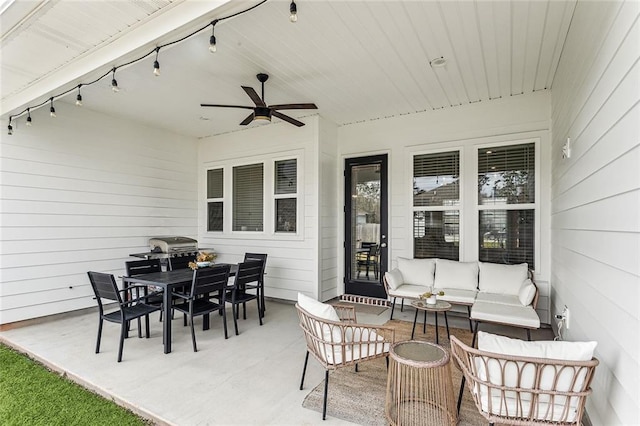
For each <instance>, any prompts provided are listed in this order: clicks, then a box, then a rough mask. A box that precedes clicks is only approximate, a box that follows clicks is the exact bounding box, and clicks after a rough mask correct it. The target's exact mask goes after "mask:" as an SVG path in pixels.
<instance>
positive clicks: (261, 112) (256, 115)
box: [200, 73, 318, 127]
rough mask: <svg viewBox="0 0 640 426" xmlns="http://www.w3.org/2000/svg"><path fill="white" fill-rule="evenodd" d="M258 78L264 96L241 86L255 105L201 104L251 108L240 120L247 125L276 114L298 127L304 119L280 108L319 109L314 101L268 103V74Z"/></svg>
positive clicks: (267, 119) (242, 124)
mask: <svg viewBox="0 0 640 426" xmlns="http://www.w3.org/2000/svg"><path fill="white" fill-rule="evenodd" d="M256 78H257V79H258V81H259V82H260V84H261V85H262V97H260V96H258V93H256V91H255V90H254V88H253V87H250V86H241V87H242V89H243V90H244V91H245V93H246V94H247V95H248V96H249V97H250V98H251V100H252V101H253V103H254V104H255V106H244V105H223V104H200V106H201V107H216V108H241V109H251V110H253V112H252V113H251V114H250V115H249V116H248V117H247V118H245V119H244V120H242V121H241V122H240V125H241V126H246V125H247V124H249V123H251V122H252V121H254V120H266V121H271V117H273V116H275V117H278V118H279V119H281V120H283V121H286V122H287V123H290V124H293V125H294V126H296V127H302V126H304V123H303V122H302V121H299V120H296V119H295V118H293V117H289V116H288V115H285V114H283V113H281V112H280V111H279V110H286V109H318V107H317V106H316V104H313V103H300V104H279V105H267V104H266V103H265V101H264V83H265V82H266V81H267V80H268V79H269V75H268V74H264V73H260V74H257V75H256Z"/></svg>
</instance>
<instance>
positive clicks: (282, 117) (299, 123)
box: [271, 111, 304, 127]
mask: <svg viewBox="0 0 640 426" xmlns="http://www.w3.org/2000/svg"><path fill="white" fill-rule="evenodd" d="M271 115H273V116H274V117H278V118H279V119H280V120H284V121H286V122H287V123H291V124H293V125H294V126H298V127H302V126H304V123H303V122H302V121H298V120H296V119H295V118H292V117H289V116H288V115H284V114H283V113H281V112H278V111H272V112H271Z"/></svg>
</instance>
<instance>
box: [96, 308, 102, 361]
mask: <svg viewBox="0 0 640 426" xmlns="http://www.w3.org/2000/svg"><path fill="white" fill-rule="evenodd" d="M101 338H102V317H100V321H98V338H97V339H96V353H100V339H101Z"/></svg>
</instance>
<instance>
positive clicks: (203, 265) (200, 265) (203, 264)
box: [196, 262, 211, 268]
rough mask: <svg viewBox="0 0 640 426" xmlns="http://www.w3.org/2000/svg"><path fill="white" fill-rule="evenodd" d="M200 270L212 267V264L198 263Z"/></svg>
mask: <svg viewBox="0 0 640 426" xmlns="http://www.w3.org/2000/svg"><path fill="white" fill-rule="evenodd" d="M196 265H198V268H206V267H207V266H211V262H196Z"/></svg>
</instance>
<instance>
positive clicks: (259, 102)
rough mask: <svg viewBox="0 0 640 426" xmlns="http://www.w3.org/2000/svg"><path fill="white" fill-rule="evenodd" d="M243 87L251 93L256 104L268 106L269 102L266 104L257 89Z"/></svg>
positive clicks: (248, 93)
mask: <svg viewBox="0 0 640 426" xmlns="http://www.w3.org/2000/svg"><path fill="white" fill-rule="evenodd" d="M242 88H243V89H244V91H245V92H247V95H249V97H250V98H251V100H252V101H253V103H255V104H256V106H261V107H266V106H267V104H265V103H264V101H263V100H262V99H260V96H258V94H257V93H256V91H255V90H253V87H249V86H242Z"/></svg>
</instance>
